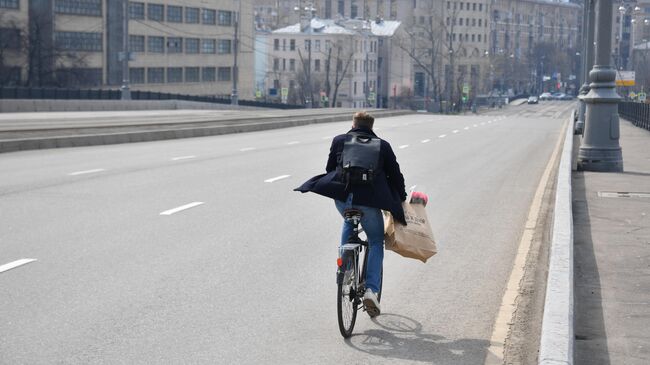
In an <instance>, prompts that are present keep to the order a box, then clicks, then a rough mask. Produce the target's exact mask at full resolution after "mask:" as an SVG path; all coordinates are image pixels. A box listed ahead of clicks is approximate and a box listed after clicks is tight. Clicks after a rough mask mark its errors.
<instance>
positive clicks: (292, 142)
mask: <svg viewBox="0 0 650 365" xmlns="http://www.w3.org/2000/svg"><path fill="white" fill-rule="evenodd" d="M298 143H300V141H291V142H289V143H287V144H288V145H292V144H298Z"/></svg>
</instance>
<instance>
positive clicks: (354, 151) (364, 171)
mask: <svg viewBox="0 0 650 365" xmlns="http://www.w3.org/2000/svg"><path fill="white" fill-rule="evenodd" d="M380 149H381V139H379V138H377V137H375V136H372V135H369V134H366V133H357V132H350V133H348V134H347V138H346V140H345V142H344V143H343V152H342V153H341V157H340V160H339V166H338V168H339V172H340V173H339V174H340V176H341V180H342V181H343V182H344V183H345V184H346V190H347V189H349V188H350V187H351V186H352V185H361V186H364V185H369V186H372V184H373V181H374V179H375V177H376V176H377V172H378V170H379V168H380V166H379V155H380Z"/></svg>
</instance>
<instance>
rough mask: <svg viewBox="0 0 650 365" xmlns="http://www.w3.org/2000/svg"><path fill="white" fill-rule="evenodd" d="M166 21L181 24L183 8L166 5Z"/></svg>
mask: <svg viewBox="0 0 650 365" xmlns="http://www.w3.org/2000/svg"><path fill="white" fill-rule="evenodd" d="M167 21H168V22H172V23H182V22H183V7H182V6H173V5H167Z"/></svg>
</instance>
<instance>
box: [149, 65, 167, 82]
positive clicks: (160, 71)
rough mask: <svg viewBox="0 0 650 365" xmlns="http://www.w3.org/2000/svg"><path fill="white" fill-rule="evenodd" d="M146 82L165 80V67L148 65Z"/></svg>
mask: <svg viewBox="0 0 650 365" xmlns="http://www.w3.org/2000/svg"><path fill="white" fill-rule="evenodd" d="M147 82H148V83H149V84H162V83H164V82H165V69H164V68H162V67H149V68H148V69H147Z"/></svg>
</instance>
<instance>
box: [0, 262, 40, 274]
mask: <svg viewBox="0 0 650 365" xmlns="http://www.w3.org/2000/svg"><path fill="white" fill-rule="evenodd" d="M34 261H36V259H20V260H16V261H13V262H10V263H8V264H4V265H2V266H0V272H5V271H9V270H11V269H15V268H17V267H18V266H22V265H25V264H29V263H30V262H34Z"/></svg>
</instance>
